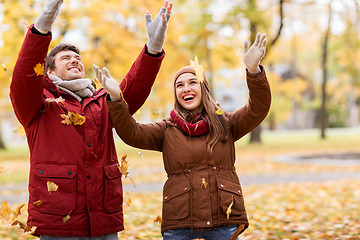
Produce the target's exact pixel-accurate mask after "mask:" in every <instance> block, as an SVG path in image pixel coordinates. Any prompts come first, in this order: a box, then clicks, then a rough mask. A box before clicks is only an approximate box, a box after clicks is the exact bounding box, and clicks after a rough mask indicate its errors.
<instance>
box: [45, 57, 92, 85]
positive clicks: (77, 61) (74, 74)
mask: <svg viewBox="0 0 360 240" xmlns="http://www.w3.org/2000/svg"><path fill="white" fill-rule="evenodd" d="M47 74H48V75H55V76H57V77H59V78H61V79H62V80H74V79H78V78H84V77H85V68H84V64H83V62H82V60H81V57H80V55H79V54H77V53H76V52H73V51H70V50H65V51H61V52H58V53H57V54H56V55H55V69H54V70H50V69H49V70H48V71H47Z"/></svg>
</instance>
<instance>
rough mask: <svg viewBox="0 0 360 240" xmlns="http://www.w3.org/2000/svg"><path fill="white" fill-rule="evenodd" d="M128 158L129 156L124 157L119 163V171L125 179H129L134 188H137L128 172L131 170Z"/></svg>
mask: <svg viewBox="0 0 360 240" xmlns="http://www.w3.org/2000/svg"><path fill="white" fill-rule="evenodd" d="M126 157H127V154H125V155H124V156H122V157H121V161H120V163H119V165H120V166H119V171H120V172H121V174H122V175H123V176H124V177H125V178H127V177H128V178H129V179H130V180H131V181H132V183H133V184H134V187H135V182H134V180H133V179H132V178H131V177H129V172H128V171H127V170H128V168H129V165H128V162H127V161H126Z"/></svg>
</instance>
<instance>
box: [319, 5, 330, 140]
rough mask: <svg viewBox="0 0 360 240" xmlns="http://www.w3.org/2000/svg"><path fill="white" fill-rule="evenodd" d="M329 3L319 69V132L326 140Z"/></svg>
mask: <svg viewBox="0 0 360 240" xmlns="http://www.w3.org/2000/svg"><path fill="white" fill-rule="evenodd" d="M331 2H332V1H330V3H329V19H328V28H327V30H326V32H325V36H324V41H323V44H322V51H323V54H322V59H321V67H322V73H323V81H322V84H321V109H320V130H321V138H322V139H325V138H326V128H327V124H328V116H327V106H326V102H327V92H326V86H327V81H328V69H327V60H328V43H329V35H330V30H331V18H332V11H331Z"/></svg>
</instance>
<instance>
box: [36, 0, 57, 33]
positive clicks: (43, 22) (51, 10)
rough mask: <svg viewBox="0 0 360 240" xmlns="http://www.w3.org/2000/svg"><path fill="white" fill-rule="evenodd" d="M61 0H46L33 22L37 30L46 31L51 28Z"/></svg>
mask: <svg viewBox="0 0 360 240" xmlns="http://www.w3.org/2000/svg"><path fill="white" fill-rule="evenodd" d="M63 1H64V0H48V2H47V3H46V5H45V7H44V8H43V9H42V11H41V13H40V15H39V17H38V18H37V19H36V21H35V24H34V25H35V28H36V29H37V30H38V31H39V32H41V33H47V32H49V31H50V30H51V26H52V24H53V23H54V21H55V19H56V17H57V15H58V14H59V11H60V6H61V4H62V3H63Z"/></svg>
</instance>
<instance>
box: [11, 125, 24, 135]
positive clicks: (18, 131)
mask: <svg viewBox="0 0 360 240" xmlns="http://www.w3.org/2000/svg"><path fill="white" fill-rule="evenodd" d="M13 132H14V133H16V134H17V135H26V133H25V129H24V127H23V126H18V127H17V128H15V129H14V130H13Z"/></svg>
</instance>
